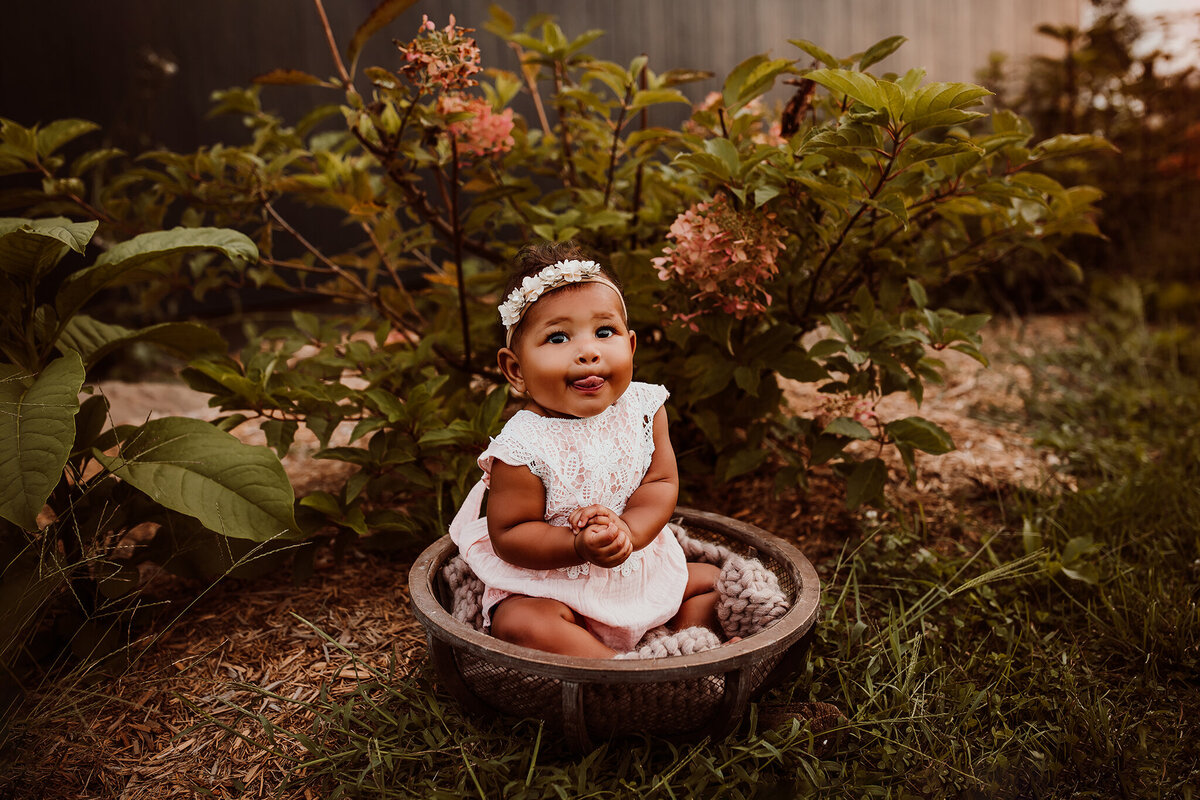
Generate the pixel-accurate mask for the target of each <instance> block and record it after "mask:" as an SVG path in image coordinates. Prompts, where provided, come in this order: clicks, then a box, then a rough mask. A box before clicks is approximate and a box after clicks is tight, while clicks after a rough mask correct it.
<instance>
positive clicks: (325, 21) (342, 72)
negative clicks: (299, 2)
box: [313, 0, 357, 94]
mask: <svg viewBox="0 0 1200 800" xmlns="http://www.w3.org/2000/svg"><path fill="white" fill-rule="evenodd" d="M313 4H314V5H316V7H317V13H318V14H320V15H321V27H322V28H324V29H325V40H326V41H327V42H329V52H330V53H332V54H333V63H334V65H335V66H336V67H337V71H338V75H339V76H340V77H341V79H342V85H343V86H345V87H346V89H347V90H348V91H351V92H355V94H357V92H356V91H355V89H354V87H353V86H351V85H350V73H349V72H347V71H346V65H345V64H344V63H342V54H341V53H340V52H338V47H337V42H336V41H334V39H333V28H332V27H330V25H329V17H328V16H326V15H325V4H324V3H323V2H322V0H313Z"/></svg>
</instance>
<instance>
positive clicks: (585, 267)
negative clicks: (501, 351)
mask: <svg viewBox="0 0 1200 800" xmlns="http://www.w3.org/2000/svg"><path fill="white" fill-rule="evenodd" d="M569 283H599V284H603V285H604V286H607V287H609V288H610V289H612V290H613V291H614V292H616V293H617V296H618V297H620V298H621V311H622V312H624V311H625V297H624V296H623V295H622V294H621V290H620V289H618V288H617V286H616V284H615V283H613V282H612V281H610V280H609V279H608V278H606V277H605V276H604V273H603V272H601V271H600V265H599V264H597V263H596V262H595V261H557V262H555V263H553V264H551V265H550V266H548V267H546V268H544V269H542V271H541V272H539V273H537V274H536V275H530V276H528V277H527V278H525V280H523V281H521V285H520V286H518V287H517V288H515V289H513V290H512V291H511V292H510V293H509V295H508V299H507V300H505V301H504V302H503V303H501V304H500V322H502V323H503V324H504V344H505V345H506V346H511V345H512V335H513V330H515V329H516V327H517V324H518V323H519V322H520V321H521V319H522V318H523V317H524V316H525V312H526V311H528V310H529V307H530V306H532V305H533V304H534V303H536V302H537V301H538V298H540V297H541V296H542V295H543V294H545V293H546V292H549V291H551V290H552V289H558V288H560V287H563V286H566V285H567V284H569Z"/></svg>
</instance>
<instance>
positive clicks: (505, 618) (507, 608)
mask: <svg viewBox="0 0 1200 800" xmlns="http://www.w3.org/2000/svg"><path fill="white" fill-rule="evenodd" d="M561 620H566V621H568V622H575V621H576V620H575V612H574V611H572V610H571V609H570V608H569V607H567V605H566V604H564V603H561V602H559V601H558V600H550V599H547V598H541V597H510V598H508V599H506V600H504V601H502V602H501V603H500V604H499V605H497V606H496V608H495V610H493V611H492V635H493V636H495V637H496V638H497V639H503V640H504V641H506V642H512V643H513V644H529V643H530V642H534V641H537V639H538V637H539V636H540V635H541V634H542V633H543V632H544V631H545V629H546V626H547V624H548V623H549V624H552V623H555V622H558V621H561Z"/></svg>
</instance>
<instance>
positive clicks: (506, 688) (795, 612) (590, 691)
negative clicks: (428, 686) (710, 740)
mask: <svg viewBox="0 0 1200 800" xmlns="http://www.w3.org/2000/svg"><path fill="white" fill-rule="evenodd" d="M677 518H678V519H679V520H680V522H681V524H682V525H683V527H684V528H686V529H687V532H688V535H689V536H690V537H691V538H693V539H700V540H704V541H709V542H713V543H715V544H719V545H722V546H724V547H727V548H728V549H729V550H731V551H733V552H735V553H738V554H740V555H743V556H749V557H753V558H757V559H759V560H760V561H761V562H762V563H763V564H764V565H766V566H767V567H768V568H770V569H771V570H772V571H773V572H774V573H775V574H776V576H778V578H779V583H780V586H781V587H782V588H783V590H784V591H785V592H786V593H787V594H788V597H789V599H790V601H791V608H790V609H789V610H788V611H787V613H785V614H784V615H783V616H782V617H781V618H780V619H778V620H776V622H775V623H774V624H772V625H770V626H769V627H768V628H766V629H765V630H763V631H761V632H759V633H756V634H754V635H752V636H747V637H746V638H745V639H743V640H741V641H740V642H735V643H733V644H725V645H722V646H721V647H718V648H715V649H713V650H708V651H706V652H703V653H696V654H693V655H687V656H674V657H670V658H656V659H647V660H629V661H626V660H614V661H608V660H602V659H592V658H579V657H573V656H560V655H556V654H553V653H545V652H542V651H540V650H532V649H530V648H527V647H521V646H519V645H514V644H510V643H508V642H504V641H501V640H499V639H496V638H494V637H492V636H489V635H487V634H485V633H481V632H479V631H476V630H475V629H473V628H471V627H470V626H468V625H465V624H463V623H461V622H459V621H457V620H456V619H454V618H453V617H452V616H451V615H450V612H449V610H448V609H449V607H450V591H449V588H448V587H447V586H446V582H445V580H444V579H443V577H442V568H443V567H444V566H445V565H446V562H447V561H449V560H450V559H451V558H453V557H454V556H455V555H456V554H457V552H458V551H457V548H456V547H455V546H454V543H453V542H452V541H450V537H449V536H443V537H442V538H441V539H439V540H438V541H436V542H434V543H433V544H432V545H430V546H429V547H428V548H427V549H426V550H425V552H423V553H422V554H421V556H420V558H418V559H417V560H416V562H415V563H414V564H413V566H412V569H411V571H410V572H409V589H410V591H411V593H412V603H413V612H414V613H415V614H416V616H417V619H419V620H420V621H421V624H422V625H424V626H425V632H426V636H427V638H428V640H429V651H430V655H431V657H432V659H433V663H434V667H435V669H436V670H437V674H438V676H439V678H440V679H441V681H442V682H443V684H444V685H445V686H446V688H447V689H449V691H450V692H451V694H453V695H454V697H455V698H456V699H457V700H458V701H459V702H460V703H462V705H463V706H464V707H466V708H467V709H468V710H470V711H472V712H476V713H482V714H497V713H499V714H509V715H514V716H519V717H534V718H540V719H543V720H545V721H546V723H547V724H548V725H550V726H551V727H553V728H556V729H558V730H560V731H561V732H562V733H563V735H564V736H565V737H566V738H567V740H568V741H569V742H570V743H571V744H572V745H573V746H574V747H576V748H577V749H580V750H589V749H591V746H592V741H593V739H597V738H598V739H607V738H610V737H614V736H621V735H627V734H641V733H653V734H657V735H660V736H668V737H678V738H698V737H700V736H704V735H706V734H707V735H713V736H716V737H723V736H724V735H726V734H727V733H729V732H730V731H731V730H733V729H734V728H735V727H736V726H737V725H738V724H739V723H740V722H741V720H742V717H743V716H744V714H745V712H746V709H747V705H748V704H749V702H750V700H751V699H753V698H754V697H755V696H757V695H758V694H761V693H762V692H763V691H765V690H766V689H768V688H769V687H771V686H772V685H774V684H776V683H778V682H779V681H780V680H782V679H784V678H785V677H787V676H789V675H792V674H794V673H795V672H796V671H798V670H799V669H800V668H801V667H802V666H803V665H804V663H805V661H806V659H807V657H808V646H809V643H810V641H811V639H812V635H813V631H814V625H815V623H816V621H817V613H818V604H819V600H820V595H821V584H820V581H819V580H818V578H817V572H816V570H815V569H813V566H812V564H810V563H809V561H808V559H807V558H805V557H804V555H803V554H802V553H801V552H800V551H799V550H798V549H796V547H794V546H793V545H791V544H789V543H788V542H785V541H784V540H782V539H780V538H778V537H776V536H772V535H771V534H769V533H767V532H766V531H764V530H762V529H761V528H757V527H755V526H753V525H749V524H747V523H744V522H739V521H737V520H733V519H730V518H728V517H723V516H721V515H719V514H712V513H709V512H706V511H697V510H694V509H689V508H679V509H677Z"/></svg>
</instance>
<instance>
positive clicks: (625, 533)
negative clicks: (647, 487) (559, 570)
mask: <svg viewBox="0 0 1200 800" xmlns="http://www.w3.org/2000/svg"><path fill="white" fill-rule="evenodd" d="M568 522H569V524H570V526H571V532H572V533H574V534H575V555H577V556H579V557H580V558H582V559H584V560H585V561H587V562H589V563H591V564H595V565H596V566H598V567H606V568H608V567H616V566H620V565H621V564H623V563H625V559H627V558H629V556H630V554H632V553H633V535H632V534H631V533H630V531H629V526H628V525H627V524H625V520H623V519H621V517H620V515H619V514H617V513H616V512H615V511H613V510H612V509H611V508H607V507H605V506H598V505H591V506H584V507H583V508H577V509H575V510H574V511H573V512H571V516H570V517H569V518H568Z"/></svg>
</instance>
